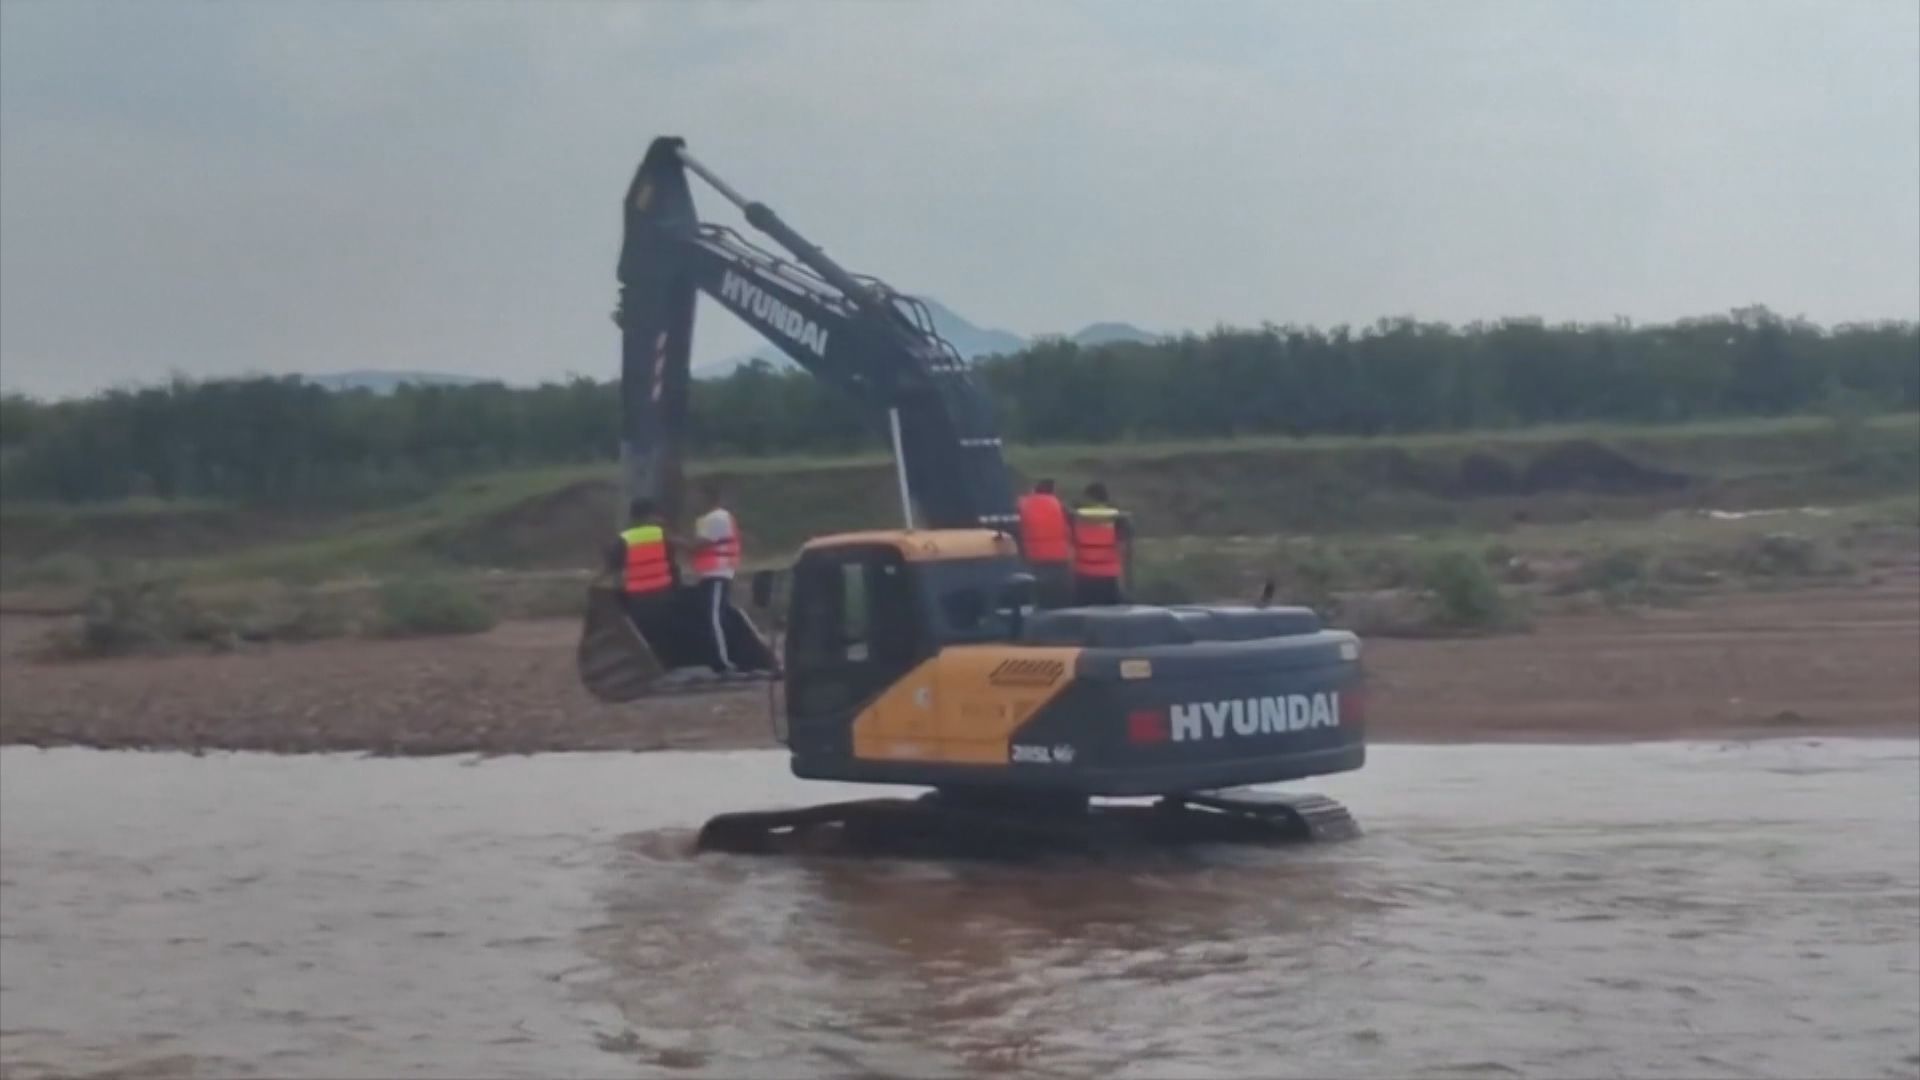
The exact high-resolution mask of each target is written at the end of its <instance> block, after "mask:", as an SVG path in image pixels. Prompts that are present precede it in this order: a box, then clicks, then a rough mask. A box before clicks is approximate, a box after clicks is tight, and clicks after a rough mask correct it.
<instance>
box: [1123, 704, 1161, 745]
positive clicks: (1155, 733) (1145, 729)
mask: <svg viewBox="0 0 1920 1080" xmlns="http://www.w3.org/2000/svg"><path fill="white" fill-rule="evenodd" d="M1127 741H1128V742H1136V743H1159V742H1166V741H1167V714H1166V713H1163V712H1161V711H1160V710H1158V709H1135V710H1134V711H1133V712H1130V713H1128V714H1127Z"/></svg>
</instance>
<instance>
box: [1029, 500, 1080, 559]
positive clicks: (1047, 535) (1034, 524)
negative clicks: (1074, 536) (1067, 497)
mask: <svg viewBox="0 0 1920 1080" xmlns="http://www.w3.org/2000/svg"><path fill="white" fill-rule="evenodd" d="M1020 539H1021V541H1022V542H1023V543H1024V545H1025V547H1026V549H1027V561H1028V562H1037V563H1063V562H1066V561H1068V560H1070V559H1072V558H1073V548H1072V546H1071V545H1070V544H1069V542H1068V535H1067V510H1066V507H1064V506H1061V505H1060V500H1059V499H1057V498H1055V497H1054V496H1052V495H1043V494H1041V493H1039V492H1035V493H1033V494H1031V495H1022V496H1020Z"/></svg>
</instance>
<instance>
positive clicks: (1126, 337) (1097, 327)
mask: <svg viewBox="0 0 1920 1080" xmlns="http://www.w3.org/2000/svg"><path fill="white" fill-rule="evenodd" d="M1162 336H1163V335H1160V334H1150V333H1148V332H1147V331H1145V330H1142V329H1140V328H1139V327H1137V326H1135V325H1133V324H1132V323H1123V322H1097V323H1094V324H1092V325H1090V326H1087V327H1085V328H1084V329H1082V330H1081V331H1080V332H1079V333H1077V334H1075V335H1073V337H1071V338H1069V339H1068V340H1069V341H1072V342H1073V343H1074V344H1075V345H1085V346H1094V345H1113V344H1116V343H1118V342H1123V341H1131V342H1150V341H1159V340H1160V338H1161V337H1162Z"/></svg>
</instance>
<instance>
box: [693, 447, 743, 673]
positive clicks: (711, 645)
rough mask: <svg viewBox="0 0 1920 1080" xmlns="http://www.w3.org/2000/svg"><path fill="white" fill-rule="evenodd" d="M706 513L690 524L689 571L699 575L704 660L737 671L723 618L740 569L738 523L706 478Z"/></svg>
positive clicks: (715, 485) (715, 486) (721, 669)
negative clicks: (706, 657) (691, 525)
mask: <svg viewBox="0 0 1920 1080" xmlns="http://www.w3.org/2000/svg"><path fill="white" fill-rule="evenodd" d="M701 491H702V493H703V494H705V496H706V500H707V512H706V513H704V514H702V515H700V517H699V519H698V520H697V521H695V522H694V525H693V572H694V574H695V575H697V576H698V577H699V578H700V612H701V616H702V622H701V625H702V627H703V628H704V633H705V634H706V636H707V653H708V663H709V664H710V665H711V666H712V668H713V670H714V671H716V672H721V673H725V672H731V671H738V670H739V667H738V666H736V665H735V664H734V662H733V658H732V657H731V656H729V655H727V630H726V623H725V622H724V619H725V617H726V611H727V605H728V604H730V603H732V602H733V601H732V597H731V596H730V595H729V594H730V593H731V592H732V589H733V575H734V572H735V571H736V570H738V569H740V526H739V524H738V523H737V522H735V521H734V519H733V513H732V512H731V511H729V510H728V509H727V508H726V507H725V506H724V505H722V503H721V491H720V482H719V481H717V480H709V481H707V482H706V484H705V485H704V486H703V487H702V489H701Z"/></svg>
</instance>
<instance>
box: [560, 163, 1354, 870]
mask: <svg viewBox="0 0 1920 1080" xmlns="http://www.w3.org/2000/svg"><path fill="white" fill-rule="evenodd" d="M689 176H697V177H699V178H700V179H702V180H703V181H705V182H706V183H707V184H708V185H709V186H711V187H712V188H713V189H714V190H716V191H717V192H719V193H720V194H721V195H722V196H723V197H725V198H726V199H727V200H728V201H729V202H731V203H733V204H734V205H735V206H736V207H738V208H739V209H740V210H741V211H742V212H743V213H744V215H745V218H746V221H747V223H748V224H749V225H751V226H752V227H753V228H755V229H757V230H758V231H760V232H762V233H764V234H766V235H767V236H769V237H771V238H772V239H773V240H774V241H775V242H776V243H777V244H778V245H779V246H780V248H782V249H783V250H784V251H785V252H787V253H788V256H789V257H783V256H781V255H778V254H775V253H773V252H771V251H768V250H766V249H763V248H761V247H758V246H756V245H754V244H752V243H749V242H748V241H747V240H746V239H745V238H744V237H742V236H740V235H739V234H738V233H737V232H735V231H734V230H731V229H728V228H725V227H723V226H720V225H717V224H712V223H708V222H703V221H701V220H700V218H699V216H698V214H697V212H696V210H695V207H694V202H693V196H692V190H691V186H690V184H689V180H688V178H689ZM624 207H625V229H626V232H625V240H624V243H623V245H622V249H621V253H620V263H619V281H620V305H619V308H618V310H617V311H616V312H615V321H616V322H617V323H618V324H619V326H620V329H621V336H622V365H621V402H622V413H621V416H622V419H621V425H622V426H621V459H622V463H623V469H622V475H623V488H624V493H625V495H626V496H627V497H628V498H632V497H645V498H649V499H652V500H654V501H655V502H656V503H657V504H658V505H660V506H662V507H663V508H665V509H666V510H667V512H668V514H669V515H670V518H669V519H670V520H677V518H678V512H679V509H680V506H681V503H682V490H683V481H682V474H681V469H682V448H683V446H684V444H685V441H686V434H687V432H686V418H687V415H688V410H687V395H688V389H689V383H690V378H691V376H690V369H689V359H690V354H691V345H692V333H693V321H694V305H695V299H696V296H697V294H698V293H701V292H704V293H706V294H707V295H708V296H709V297H711V298H712V299H713V300H715V301H717V302H718V303H719V304H720V305H721V306H722V307H724V308H726V309H727V310H728V311H730V312H732V313H733V314H734V315H735V316H737V317H739V318H740V319H741V320H743V321H745V322H746V323H747V324H748V325H750V326H752V327H754V328H755V329H756V330H758V331H760V332H761V333H762V334H763V335H764V336H765V337H766V338H767V339H768V340H769V341H771V342H772V343H773V344H774V345H775V346H777V347H778V348H779V349H780V350H781V351H782V352H783V353H785V354H786V355H787V356H789V357H791V358H792V359H793V361H794V362H795V363H796V364H798V365H799V366H800V367H801V368H803V369H804V370H806V371H807V372H809V373H811V374H812V375H814V376H815V377H817V378H820V379H823V380H825V381H826V382H828V383H829V384H831V385H833V386H836V387H838V388H840V389H842V390H843V391H845V392H847V393H849V394H852V395H854V396H855V397H856V398H857V399H858V400H860V401H861V402H863V403H865V404H866V405H868V406H869V407H871V408H872V409H874V410H875V413H876V416H878V415H881V414H884V416H885V417H886V419H887V421H888V425H887V426H888V431H889V433H890V435H891V438H892V445H893V456H894V462H895V467H896V469H895V471H896V475H897V478H898V483H899V486H900V495H901V501H902V510H903V515H904V517H905V518H906V521H905V524H904V527H901V528H887V529H877V530H873V531H865V532H854V533H844V534H839V535H831V536H821V537H816V538H813V539H811V540H809V541H808V542H806V543H805V544H804V545H803V546H802V547H801V550H800V551H799V553H798V555H797V557H796V558H795V559H794V560H793V561H792V563H791V565H790V566H789V567H788V568H786V569H785V570H784V571H783V572H780V573H783V574H784V578H785V585H786V588H785V589H784V592H785V594H786V610H785V617H784V620H783V622H784V625H785V628H786V629H785V634H784V636H783V639H782V641H781V642H780V644H779V646H778V647H776V646H775V645H773V644H771V643H770V642H769V641H768V639H767V638H766V636H765V635H764V634H763V633H762V632H761V630H760V628H759V627H758V626H757V625H756V624H755V623H754V621H753V620H752V619H751V618H750V617H748V616H747V615H746V614H745V613H744V612H742V611H740V610H738V609H733V610H729V611H727V612H726V613H725V619H726V624H725V625H726V632H727V634H728V636H729V652H730V654H731V655H732V656H733V657H734V658H735V659H736V661H737V662H740V663H741V666H742V667H743V668H744V669H745V670H743V671H742V672H741V673H740V674H738V675H733V676H714V675H710V674H708V673H707V672H706V671H705V669H704V661H703V660H702V658H701V655H700V649H699V648H698V647H697V646H689V645H688V644H687V643H686V642H683V641H680V640H679V638H681V637H682V636H687V637H692V636H693V634H697V632H698V629H697V628H696V629H695V630H694V631H693V634H689V635H680V634H676V633H674V632H672V631H671V630H670V629H669V630H662V629H658V628H656V629H655V630H654V631H653V632H652V634H651V636H649V635H646V634H642V633H641V632H640V631H639V630H637V629H636V628H635V627H634V625H633V623H632V622H631V621H630V620H629V619H628V618H627V617H626V614H625V611H624V609H623V608H622V605H621V599H620V595H619V584H618V580H617V576H610V577H608V578H606V579H603V580H601V581H599V582H596V583H595V585H594V586H593V589H592V593H591V598H590V603H589V609H588V616H587V620H586V625H585V628H584V630H583V633H582V637H581V642H580V649H579V668H580V674H581V678H582V681H583V683H584V684H585V685H586V687H587V688H588V689H589V690H590V691H591V692H592V693H594V694H595V695H596V696H598V697H599V698H600V699H601V700H604V701H609V702H635V701H642V700H644V699H646V698H648V697H650V696H654V695H659V694H666V693H672V694H681V693H689V692H698V691H701V690H706V689H726V688H738V687H739V686H740V683H741V681H742V680H762V681H765V682H767V684H768V688H769V700H770V701H773V702H775V704H773V706H772V707H773V708H774V710H775V714H776V715H775V720H776V731H777V732H778V734H779V735H780V738H781V741H782V742H783V743H784V744H785V745H786V747H787V749H788V752H789V756H790V762H791V768H792V771H793V773H794V775H796V776H799V777H802V778H808V779H819V780H836V781H850V782H856V783H871V784H881V785H903V786H911V787H918V788H924V789H930V790H927V791H926V792H925V793H924V794H921V795H919V796H917V797H912V798H907V797H893V798H874V799H859V800H852V801H845V802H837V803H831V804H827V805H822V806H814V807H804V808H793V809H776V810H768V811H746V812H740V813H729V814H722V815H720V816H719V817H716V818H714V819H713V820H711V821H709V822H707V824H706V825H705V827H704V828H703V829H702V830H701V832H700V838H699V846H700V847H701V848H702V849H709V850H729V851H743V852H752V851H770V850H780V849H784V848H787V847H789V846H795V845H804V846H808V847H814V846H817V845H818V844H820V843H823V842H826V841H830V840H839V841H843V842H853V843H856V844H857V845H858V846H859V847H860V848H861V849H862V850H914V849H919V848H922V847H924V846H928V845H931V846H933V847H934V848H935V849H936V850H940V851H951V852H967V851H974V850H979V851H986V852H993V853H1005V852H1008V851H1015V850H1029V849H1053V848H1061V847H1065V848H1069V849H1074V850H1088V849H1103V848H1106V847H1108V846H1110V845H1133V844H1138V843H1140V842H1142V841H1146V842H1152V843H1187V842H1194V841H1213V840H1219V841H1236V842H1240V841H1247V842H1259V841H1271V840H1277V839H1303V838H1304V839H1339V838H1344V837H1347V836H1351V835H1353V834H1355V833H1356V832H1357V831H1358V830H1357V826H1355V824H1354V822H1353V820H1352V818H1351V816H1350V815H1348V813H1347V812H1346V810H1345V809H1344V808H1343V807H1341V806H1340V805H1339V804H1338V803H1336V802H1334V801H1333V800H1331V799H1327V798H1325V797H1322V796H1318V795H1310V794H1282V793H1279V792H1274V791H1270V790H1265V789H1264V788H1255V787H1253V785H1267V784H1272V783H1278V782H1282V781H1290V780H1298V779H1302V778H1306V777H1311V776H1320V775H1326V774H1332V773H1339V772H1345V771H1349V770H1353V769H1358V768H1360V767H1361V766H1362V764H1363V763H1364V762H1365V759H1366V738H1365V724H1364V718H1363V709H1362V701H1363V697H1362V694H1363V689H1362V666H1361V659H1360V641H1359V639H1358V638H1357V637H1356V636H1355V635H1353V634H1351V633H1349V632H1346V631H1344V630H1338V629H1333V628H1329V627H1326V626H1323V625H1322V624H1321V621H1320V619H1319V617H1318V616H1317V615H1316V614H1315V613H1314V612H1313V611H1312V610H1310V609H1307V608H1303V607H1287V606H1277V605H1274V604H1272V603H1271V602H1270V601H1271V592H1272V590H1271V587H1269V589H1268V590H1267V594H1266V595H1263V596H1262V597H1261V600H1260V601H1259V602H1258V603H1257V604H1251V605H1245V606H1219V605H1216V606H1179V607H1152V606H1142V605H1119V606H1103V607H1069V608H1059V609H1052V610H1036V609H1035V608H1034V606H1033V602H1032V595H1033V592H1032V584H1033V577H1032V575H1031V574H1029V573H1028V572H1027V567H1026V565H1025V563H1024V562H1023V561H1022V557H1021V552H1020V548H1019V542H1018V537H1017V532H1018V529H1017V523H1018V515H1017V513H1016V511H1015V499H1014V489H1013V483H1012V477H1011V475H1010V473H1009V470H1008V468H1007V465H1006V463H1005V460H1004V458H1003V456H1002V453H1001V443H1000V438H999V436H998V434H997V432H996V428H995V422H994V417H993V413H992V410H991V408H990V405H989V401H988V399H987V398H986V396H985V394H984V393H983V392H982V391H981V390H980V388H979V387H978V386H977V385H976V384H975V382H974V381H973V379H972V377H971V374H970V372H969V369H968V365H967V363H966V362H965V360H963V359H962V357H961V356H960V355H959V354H958V352H957V351H956V350H955V349H954V348H953V347H952V345H950V344H949V343H947V342H946V341H945V340H944V339H942V338H941V337H940V335H939V334H938V333H937V332H936V331H935V329H934V326H933V322H932V320H931V318H930V317H929V315H928V312H927V309H926V307H925V306H924V304H922V303H921V302H920V301H919V300H917V299H915V298H913V297H911V296H907V295H904V294H902V293H899V292H897V291H895V290H894V289H892V288H891V287H889V286H888V285H886V284H885V283H883V282H881V281H879V280H877V279H875V278H872V277H867V276H863V275H856V274H852V273H849V272H848V271H846V270H845V269H843V268H842V267H841V266H840V265H838V264H837V263H835V262H834V261H833V260H831V259H829V258H828V257H827V255H826V253H825V252H823V251H822V250H821V249H820V248H818V247H816V246H814V245H812V244H810V243H808V242H807V241H806V240H805V239H804V238H802V237H801V236H800V235H799V234H798V233H797V232H795V231H794V230H793V229H792V228H791V227H789V226H788V225H787V224H786V223H785V222H784V221H782V220H781V219H780V218H779V216H778V215H776V214H775V213H774V212H773V211H772V210H770V209H769V208H768V207H767V206H765V205H764V204H762V203H759V202H754V201H750V200H748V199H746V198H744V197H742V196H741V195H740V194H739V193H737V192H735V191H734V190H733V189H732V188H731V187H729V186H728V185H727V184H726V183H725V182H723V181H722V180H720V179H719V178H718V177H717V176H715V175H714V174H713V173H712V172H711V171H709V170H708V169H707V168H706V167H705V166H704V165H702V164H701V163H700V162H699V161H698V160H696V159H695V158H694V157H693V156H692V155H691V154H689V153H688V152H687V149H686V145H685V143H684V141H683V140H682V139H679V138H674V137H664V138H659V139H656V140H654V142H653V143H652V145H651V146H650V147H649V149H648V151H647V154H646V157H645V158H644V160H643V161H642V162H641V165H640V167H639V170H638V172H637V173H636V174H635V176H634V178H633V182H632V184H631V185H630V186H629V188H628V190H627V195H626V199H625V203H624ZM625 504H626V503H625V500H624V499H623V501H622V506H624V505H625ZM775 590H776V572H774V571H761V572H759V573H756V574H755V575H754V576H753V579H752V589H751V593H752V598H753V606H754V607H756V608H758V609H760V610H761V611H762V612H766V611H767V610H768V609H769V607H770V605H771V603H772V598H773V596H774V593H775ZM686 610H688V611H694V608H693V606H692V605H691V604H688V605H686ZM705 614H706V613H696V614H695V615H693V616H690V617H689V622H691V620H692V619H694V618H704V617H705Z"/></svg>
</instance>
